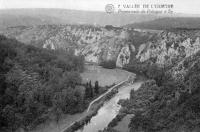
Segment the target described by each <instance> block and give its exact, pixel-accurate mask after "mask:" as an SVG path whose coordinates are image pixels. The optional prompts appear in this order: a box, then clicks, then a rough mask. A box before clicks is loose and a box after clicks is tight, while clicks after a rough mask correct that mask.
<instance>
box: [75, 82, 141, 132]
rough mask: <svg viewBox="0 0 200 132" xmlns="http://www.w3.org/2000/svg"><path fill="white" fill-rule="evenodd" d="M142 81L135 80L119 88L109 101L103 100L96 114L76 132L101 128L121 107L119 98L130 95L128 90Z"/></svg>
mask: <svg viewBox="0 0 200 132" xmlns="http://www.w3.org/2000/svg"><path fill="white" fill-rule="evenodd" d="M141 83H142V81H137V82H135V83H134V84H129V85H126V86H122V87H121V88H119V90H118V91H119V92H118V93H117V94H116V95H115V96H114V97H113V98H111V99H110V100H109V101H107V102H105V103H104V105H103V106H102V107H101V108H100V109H99V110H98V113H97V115H95V116H93V117H92V118H91V120H90V122H89V123H88V124H86V125H85V126H83V127H82V128H81V129H79V130H77V131H76V132H98V130H103V129H104V128H105V127H107V125H108V124H109V122H111V121H112V119H113V118H115V116H116V115H117V114H118V113H119V110H120V108H121V106H120V105H118V104H117V103H118V101H119V100H120V99H127V98H129V97H130V91H131V90H132V89H135V90H137V89H138V88H139V87H140V85H141Z"/></svg>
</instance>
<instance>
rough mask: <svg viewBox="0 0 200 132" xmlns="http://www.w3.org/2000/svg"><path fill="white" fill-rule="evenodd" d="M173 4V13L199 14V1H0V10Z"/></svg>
mask: <svg viewBox="0 0 200 132" xmlns="http://www.w3.org/2000/svg"><path fill="white" fill-rule="evenodd" d="M146 3H148V4H173V5H174V9H173V10H174V12H176V13H185V14H200V0H0V9H13V8H62V9H75V10H89V11H104V10H105V5H106V4H113V5H115V6H117V5H118V4H146Z"/></svg>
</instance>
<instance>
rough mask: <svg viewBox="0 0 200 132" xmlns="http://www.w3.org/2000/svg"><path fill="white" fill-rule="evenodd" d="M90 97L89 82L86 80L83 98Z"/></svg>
mask: <svg viewBox="0 0 200 132" xmlns="http://www.w3.org/2000/svg"><path fill="white" fill-rule="evenodd" d="M89 97H90V89H89V83H88V82H87V83H86V85H85V99H87V98H89Z"/></svg>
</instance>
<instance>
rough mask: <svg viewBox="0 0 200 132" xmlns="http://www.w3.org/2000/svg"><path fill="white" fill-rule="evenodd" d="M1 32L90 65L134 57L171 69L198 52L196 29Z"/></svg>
mask: <svg viewBox="0 0 200 132" xmlns="http://www.w3.org/2000/svg"><path fill="white" fill-rule="evenodd" d="M2 33H3V34H5V35H6V36H8V37H15V38H16V39H18V40H19V41H21V42H24V43H27V44H33V45H35V46H38V47H43V48H48V49H53V50H55V49H64V50H73V51H75V52H74V53H75V54H76V55H84V56H85V60H86V61H89V62H95V63H100V62H102V61H105V60H114V61H116V65H117V66H118V67H124V65H127V64H129V63H130V62H131V60H133V58H134V59H135V58H136V59H137V60H138V61H137V62H145V61H151V62H153V63H156V64H158V65H159V66H171V65H174V64H175V63H177V62H180V61H182V60H183V59H184V58H186V57H189V56H192V55H194V54H195V53H197V52H198V51H199V50H200V40H199V37H200V32H199V31H198V30H195V31H194V30H186V31H184V30H176V31H159V32H150V31H148V30H146V31H145V30H142V31H140V30H134V29H126V28H116V29H111V30H108V29H106V28H104V27H95V26H87V25H60V26H58V25H42V26H35V27H23V28H20V27H15V28H8V29H6V30H5V31H2ZM151 36H154V37H151ZM146 38H148V39H146ZM137 40H140V41H137Z"/></svg>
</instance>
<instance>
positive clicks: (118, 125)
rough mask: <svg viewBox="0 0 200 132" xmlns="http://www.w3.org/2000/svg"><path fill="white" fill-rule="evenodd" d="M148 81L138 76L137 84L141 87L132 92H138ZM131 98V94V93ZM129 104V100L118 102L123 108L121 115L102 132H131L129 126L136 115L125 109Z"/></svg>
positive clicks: (120, 111)
mask: <svg viewBox="0 0 200 132" xmlns="http://www.w3.org/2000/svg"><path fill="white" fill-rule="evenodd" d="M146 80H147V78H146V77H144V76H143V75H140V74H139V75H137V77H136V79H135V83H139V85H140V86H139V87H137V88H134V90H132V91H137V90H138V89H139V88H140V87H141V86H142V85H143V83H144V82H145V81H146ZM132 91H131V92H132ZM130 96H131V93H130ZM126 102H127V99H122V100H119V101H118V104H119V105H121V106H122V107H121V108H120V110H119V113H118V114H117V115H116V117H115V118H113V120H112V121H111V122H110V123H109V124H108V125H107V127H106V128H105V129H104V130H103V131H102V132H110V131H112V132H113V131H116V132H129V127H128V124H129V122H130V120H131V118H132V116H134V113H132V111H129V110H128V109H127V108H126V107H124V104H125V103H126Z"/></svg>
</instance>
